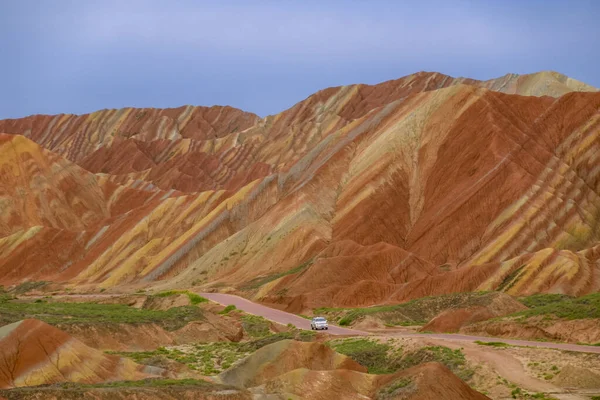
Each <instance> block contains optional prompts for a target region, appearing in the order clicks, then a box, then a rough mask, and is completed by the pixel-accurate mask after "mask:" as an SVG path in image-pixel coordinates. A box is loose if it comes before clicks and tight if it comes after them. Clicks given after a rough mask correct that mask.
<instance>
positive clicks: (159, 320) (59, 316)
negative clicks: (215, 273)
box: [0, 296, 204, 330]
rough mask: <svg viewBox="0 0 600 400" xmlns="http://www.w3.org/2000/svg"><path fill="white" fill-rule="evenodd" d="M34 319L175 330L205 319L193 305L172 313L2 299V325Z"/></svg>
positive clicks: (101, 305) (105, 305) (99, 305)
mask: <svg viewBox="0 0 600 400" xmlns="http://www.w3.org/2000/svg"><path fill="white" fill-rule="evenodd" d="M26 318H35V319H39V320H41V321H44V322H46V323H48V324H50V325H61V324H81V323H85V324H92V325H101V324H146V323H156V324H158V325H160V326H162V327H163V328H165V329H167V330H176V329H179V328H181V327H183V326H185V325H186V324H187V323H188V322H191V321H201V320H204V314H203V312H202V310H201V309H199V308H198V307H193V306H185V307H174V308H171V309H169V310H165V311H160V310H146V309H137V308H133V307H129V306H126V305H123V304H96V303H58V302H48V303H46V302H42V303H38V302H15V301H11V300H10V299H7V298H6V297H3V296H0V324H1V325H5V324H10V323H13V322H17V321H20V320H22V319H26Z"/></svg>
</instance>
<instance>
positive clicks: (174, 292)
mask: <svg viewBox="0 0 600 400" xmlns="http://www.w3.org/2000/svg"><path fill="white" fill-rule="evenodd" d="M178 294H185V295H187V297H188V298H189V299H190V303H191V304H193V305H197V304H200V303H206V302H208V299H206V298H204V297H202V296H200V295H198V294H196V293H192V292H190V291H187V290H168V291H166V292H160V293H157V294H155V295H153V297H170V296H176V295H178Z"/></svg>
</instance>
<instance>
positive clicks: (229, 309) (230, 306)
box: [219, 304, 237, 315]
mask: <svg viewBox="0 0 600 400" xmlns="http://www.w3.org/2000/svg"><path fill="white" fill-rule="evenodd" d="M233 310H237V308H236V307H235V306H234V305H233V304H230V305H228V306H227V307H225V308H224V309H223V311H221V312H219V314H223V315H225V314H229V313H230V312H231V311H233Z"/></svg>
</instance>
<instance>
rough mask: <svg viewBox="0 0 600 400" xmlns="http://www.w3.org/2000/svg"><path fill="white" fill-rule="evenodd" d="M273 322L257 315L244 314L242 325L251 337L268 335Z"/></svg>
mask: <svg viewBox="0 0 600 400" xmlns="http://www.w3.org/2000/svg"><path fill="white" fill-rule="evenodd" d="M270 326H271V323H270V322H269V321H267V320H266V319H264V318H263V317H259V316H257V315H244V316H243V317H242V327H243V328H244V330H245V331H246V333H248V335H249V336H251V337H263V336H267V335H268V334H269V333H270V331H269V327H270Z"/></svg>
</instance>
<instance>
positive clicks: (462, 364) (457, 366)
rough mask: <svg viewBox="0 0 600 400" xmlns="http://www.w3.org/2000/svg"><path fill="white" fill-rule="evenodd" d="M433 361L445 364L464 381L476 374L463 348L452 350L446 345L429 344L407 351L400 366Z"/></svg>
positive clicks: (411, 365)
mask: <svg viewBox="0 0 600 400" xmlns="http://www.w3.org/2000/svg"><path fill="white" fill-rule="evenodd" d="M432 361H435V362H439V363H441V364H444V365H445V366H446V367H448V369H450V370H451V371H452V372H453V373H454V374H455V375H456V376H458V377H459V378H460V379H462V380H463V381H468V380H469V379H471V378H472V377H473V375H474V374H475V371H474V370H472V369H471V368H469V366H468V365H467V362H466V360H465V355H464V353H463V352H462V350H460V349H456V350H452V349H450V348H448V347H445V346H428V347H423V348H420V349H418V350H416V351H414V352H411V353H407V354H405V355H404V357H402V361H401V363H400V366H401V367H402V368H410V367H414V366H416V365H419V364H423V363H426V362H432Z"/></svg>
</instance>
